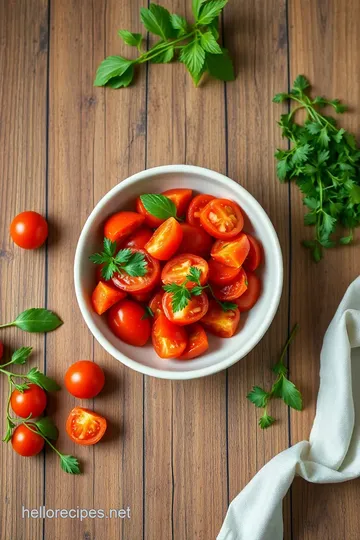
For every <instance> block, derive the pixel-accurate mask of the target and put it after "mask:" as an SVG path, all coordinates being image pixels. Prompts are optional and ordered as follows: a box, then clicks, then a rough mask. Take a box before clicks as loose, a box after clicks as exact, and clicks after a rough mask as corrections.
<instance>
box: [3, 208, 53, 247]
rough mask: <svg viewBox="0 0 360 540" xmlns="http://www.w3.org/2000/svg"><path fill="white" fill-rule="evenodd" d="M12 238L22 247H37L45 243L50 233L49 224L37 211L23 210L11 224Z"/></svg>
mask: <svg viewBox="0 0 360 540" xmlns="http://www.w3.org/2000/svg"><path fill="white" fill-rule="evenodd" d="M10 234H11V238H12V239H13V241H14V242H15V244H16V245H18V246H19V247H21V248H24V249H36V248H38V247H40V246H42V245H43V243H44V242H45V240H46V239H47V235H48V224H47V221H46V219H45V218H43V216H41V215H40V214H38V213H37V212H32V211H28V212H21V214H18V215H17V216H16V217H15V218H14V219H13V221H12V223H11V225H10Z"/></svg>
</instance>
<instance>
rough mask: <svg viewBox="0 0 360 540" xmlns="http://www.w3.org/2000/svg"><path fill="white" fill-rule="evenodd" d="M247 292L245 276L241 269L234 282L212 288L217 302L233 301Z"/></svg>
mask: <svg viewBox="0 0 360 540" xmlns="http://www.w3.org/2000/svg"><path fill="white" fill-rule="evenodd" d="M246 290H247V276H246V273H245V271H244V270H243V269H242V268H241V269H240V272H239V275H238V276H236V278H235V279H234V281H232V282H231V283H227V284H226V285H220V286H218V285H215V286H214V287H213V291H214V294H215V296H216V298H218V299H219V300H235V299H236V298H239V297H240V296H241V295H242V294H244V293H245V292H246Z"/></svg>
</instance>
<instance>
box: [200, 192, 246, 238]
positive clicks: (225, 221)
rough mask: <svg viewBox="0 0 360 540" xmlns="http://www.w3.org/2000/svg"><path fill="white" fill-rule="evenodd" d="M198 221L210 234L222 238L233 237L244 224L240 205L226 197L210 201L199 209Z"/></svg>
mask: <svg viewBox="0 0 360 540" xmlns="http://www.w3.org/2000/svg"><path fill="white" fill-rule="evenodd" d="M200 222H201V225H202V226H203V227H204V229H205V230H206V231H207V232H208V233H209V234H211V236H214V237H215V238H221V239H223V240H225V239H228V238H233V237H234V236H236V235H237V234H239V232H240V231H241V230H242V228H243V226H244V218H243V215H242V213H241V209H240V206H239V205H238V204H236V203H235V202H234V201H229V200H228V199H213V200H212V201H210V202H209V203H208V204H207V205H206V206H205V208H203V210H202V211H201V214H200Z"/></svg>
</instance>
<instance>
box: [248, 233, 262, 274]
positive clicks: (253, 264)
mask: <svg viewBox="0 0 360 540" xmlns="http://www.w3.org/2000/svg"><path fill="white" fill-rule="evenodd" d="M247 237H248V240H249V244H250V250H249V253H248V255H247V257H246V259H245V261H244V268H245V270H250V271H251V272H253V271H254V270H256V269H257V267H258V266H259V265H260V263H261V259H262V247H261V244H260V242H259V241H258V240H257V239H256V238H254V237H253V236H251V234H248V235H247Z"/></svg>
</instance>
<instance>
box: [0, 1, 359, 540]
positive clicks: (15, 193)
mask: <svg viewBox="0 0 360 540" xmlns="http://www.w3.org/2000/svg"><path fill="white" fill-rule="evenodd" d="M0 4H1V5H0V44H1V46H0V66H1V84H0V186H1V189H0V193H1V195H0V212H1V214H0V215H1V219H0V274H1V288H0V306H1V311H0V313H1V320H2V321H3V322H5V321H9V320H12V319H13V317H14V315H16V314H17V313H18V312H20V311H21V310H22V309H25V308H28V307H33V306H47V307H49V308H52V309H54V310H56V311H57V312H58V313H59V314H60V315H61V316H62V318H63V320H64V321H65V324H64V326H63V327H61V329H59V330H58V331H56V332H54V333H52V334H49V335H48V336H46V337H45V338H44V337H43V336H42V335H39V336H36V335H26V334H24V333H21V332H20V331H17V330H15V329H7V330H6V331H5V330H4V331H2V334H1V339H3V340H4V341H5V343H6V345H7V347H8V350H9V349H10V348H15V347H18V346H22V345H29V344H31V345H32V346H33V347H34V349H35V354H34V358H33V361H32V362H33V365H38V366H39V367H42V368H44V369H45V370H46V372H47V373H48V374H49V375H51V376H53V377H55V378H56V379H58V380H59V381H61V380H62V378H63V376H64V373H65V370H66V368H67V366H68V365H70V364H71V363H72V362H74V361H75V360H78V359H81V358H90V359H94V360H96V362H98V363H99V364H100V365H101V366H102V367H103V368H104V369H105V371H106V374H107V383H106V391H105V392H104V393H103V394H101V395H100V396H99V397H98V398H97V399H95V400H94V403H93V406H94V408H95V410H97V411H99V412H100V413H103V414H104V415H105V416H106V417H107V418H108V419H109V421H110V422H111V424H112V426H113V427H112V430H111V432H110V434H109V435H108V436H107V440H105V441H104V442H102V443H101V444H99V445H97V446H95V447H93V448H86V447H85V448H81V447H76V448H75V446H74V445H73V444H72V443H71V442H70V440H68V439H67V437H66V435H65V433H64V429H63V428H64V421H65V418H66V417H67V414H68V412H69V410H70V409H71V408H72V407H73V406H74V405H75V403H77V404H78V403H79V402H78V401H76V400H75V399H74V398H73V397H71V396H70V395H68V394H67V392H66V391H62V392H60V393H59V394H58V395H57V396H56V398H51V404H50V408H49V409H50V413H52V414H53V415H54V417H55V418H56V421H57V423H58V425H59V426H60V440H59V447H61V448H62V449H64V450H65V452H68V453H74V454H76V455H77V456H79V457H80V458H81V460H82V461H83V469H84V474H83V475H82V476H81V477H72V476H67V475H66V474H65V473H63V472H62V471H61V470H60V467H59V464H58V461H57V459H56V457H55V456H54V455H53V453H51V452H48V451H47V452H46V454H45V455H40V456H38V457H37V458H33V459H25V458H20V457H19V456H17V455H16V454H14V453H13V452H12V449H11V446H10V445H9V446H5V445H1V450H0V467H1V472H2V478H1V480H2V481H1V487H0V493H1V499H0V501H1V502H0V505H1V513H0V530H1V533H0V535H1V540H40V539H48V540H55V539H60V538H67V539H69V540H70V539H71V540H78V539H79V540H80V539H81V540H95V539H96V540H108V539H115V538H118V539H121V540H140V539H143V540H152V539H154V540H170V539H173V540H185V539H187V540H210V539H214V538H215V537H216V534H217V532H218V531H219V529H220V526H221V523H222V521H223V518H224V516H225V513H226V509H227V506H228V504H229V501H231V500H232V499H233V497H234V496H235V495H236V494H237V493H238V492H239V491H240V490H241V489H242V488H243V487H244V486H245V484H246V483H247V482H248V481H249V480H250V478H251V477H252V476H253V475H254V474H255V473H256V471H257V470H258V469H259V468H260V467H261V466H262V465H264V463H265V462H266V461H268V460H269V459H270V458H271V457H273V456H274V455H275V454H277V453H278V452H279V451H281V450H283V449H285V448H286V447H288V446H289V445H290V444H293V443H296V442H298V441H300V440H302V439H304V438H307V437H308V435H309V431H310V427H311V424H312V420H313V417H314V410H315V400H316V394H317V389H318V371H319V351H320V346H321V341H322V336H323V334H324V331H325V329H326V327H327V325H328V323H329V321H330V319H331V317H332V315H333V313H334V310H335V308H336V306H337V305H338V302H339V300H340V299H341V297H342V295H343V293H344V292H345V290H346V288H347V286H348V284H349V283H350V282H351V281H352V280H353V279H354V278H355V276H356V275H357V273H358V268H359V266H358V258H357V263H356V248H354V247H352V248H351V247H350V248H349V247H346V248H342V249H338V250H334V251H332V252H330V253H327V254H326V259H325V260H324V261H323V262H322V263H320V264H319V265H317V266H316V265H314V264H313V263H312V262H311V261H310V259H309V256H308V253H306V252H305V251H304V250H303V249H302V248H301V247H300V243H299V242H300V239H301V238H303V237H304V235H306V234H308V233H307V231H305V230H304V227H303V225H302V215H303V207H302V203H301V200H300V197H299V194H298V192H297V191H296V190H295V189H289V188H288V186H286V185H281V184H280V183H279V182H278V181H277V180H276V177H275V174H274V159H273V152H274V149H275V147H276V146H277V145H281V144H283V143H282V141H281V139H280V136H279V129H278V128H277V126H276V119H277V118H278V117H279V114H280V113H281V107H280V106H279V105H273V104H272V103H271V98H272V96H273V95H274V94H275V93H276V92H278V91H283V90H284V89H286V88H287V87H288V85H289V82H291V81H292V80H293V79H294V78H295V76H296V75H297V74H299V73H304V74H306V75H307V76H308V77H309V78H310V79H311V81H313V82H314V84H315V87H316V89H315V91H316V92H317V93H326V94H327V95H328V96H330V97H340V98H343V99H344V100H346V102H348V103H349V104H350V105H351V107H352V109H353V110H352V111H351V113H350V114H347V115H346V116H345V117H344V119H343V125H344V126H346V127H348V128H351V129H352V130H353V131H355V132H357V134H358V135H359V131H360V130H359V124H360V103H359V96H360V77H359V61H360V34H359V31H358V26H359V22H360V3H359V1H358V0H231V1H230V2H229V4H228V6H227V7H226V9H225V13H224V19H223V24H224V27H225V39H224V41H225V45H226V46H227V47H228V48H229V49H230V51H231V55H232V56H233V57H234V58H235V63H236V72H237V78H236V81H235V82H232V83H228V84H226V85H224V84H223V83H221V82H218V81H210V82H207V83H206V84H205V85H203V86H202V87H201V88H199V89H195V88H194V87H193V85H192V82H191V80H190V78H189V77H188V75H187V74H186V73H185V70H184V68H183V67H182V66H180V65H169V66H159V65H151V66H150V67H149V68H148V70H147V69H146V68H145V67H143V69H142V70H140V71H139V73H138V75H137V77H136V81H135V84H134V85H133V86H131V87H130V88H128V89H122V90H116V91H113V90H110V89H107V90H104V89H100V88H94V87H93V85H92V83H93V79H94V74H95V70H96V67H97V65H98V64H99V62H100V61H101V60H102V59H103V58H104V57H105V56H106V55H109V54H119V53H120V54H121V53H123V54H125V53H127V54H129V51H128V50H125V49H126V46H125V45H123V44H122V43H121V42H120V39H119V38H118V37H117V30H118V29H119V28H129V29H132V30H134V31H140V30H141V25H140V21H139V8H140V7H141V6H142V5H143V4H144V0H128V1H125V0H103V1H101V0H92V1H90V0H82V1H80V0H72V1H71V0H2V2H0ZM162 4H164V5H166V6H167V7H168V8H170V9H172V10H174V11H176V12H179V13H180V14H184V15H187V16H190V12H191V9H190V4H191V2H190V0H173V1H171V0H162ZM284 109H285V106H284ZM169 163H190V164H196V165H202V166H206V167H210V168H212V169H215V170H217V171H220V172H222V173H226V174H228V175H229V176H230V177H231V178H233V179H234V180H236V181H238V182H240V183H241V184H242V185H243V186H244V187H245V188H246V189H248V190H249V191H250V192H251V193H252V194H253V195H254V196H255V197H256V198H257V199H258V200H259V201H260V203H261V204H262V205H263V206H264V208H265V210H266V211H267V212H268V214H269V215H270V217H271V219H272V221H273V223H274V225H275V227H276V230H277V231H278V234H279V237H280V241H281V245H282V249H283V254H284V261H285V283H284V292H283V296H282V301H281V305H280V309H279V311H278V313H277V316H276V318H275V320H274V323H273V324H272V326H271V328H270V330H269V331H268V333H267V335H266V336H265V337H264V339H263V340H262V342H261V343H260V344H259V345H258V346H257V347H256V349H255V350H254V351H253V352H252V353H251V354H249V355H248V356H247V358H245V359H243V360H242V361H240V362H239V363H238V364H237V365H235V366H233V367H232V368H231V369H229V370H228V371H227V372H223V373H220V374H218V375H216V376H213V377H208V378H206V379H201V380H195V381H185V382H170V381H162V380H156V379H152V378H148V377H143V376H142V375H140V374H138V373H134V372H132V371H130V370H129V369H127V368H125V367H123V366H122V365H121V364H119V363H118V362H117V361H116V360H114V359H113V358H111V357H110V356H109V355H107V354H106V353H105V352H104V351H103V350H102V349H101V347H100V346H99V345H98V344H97V343H96V342H94V340H93V339H92V337H91V335H90V333H89V331H88V330H87V328H86V326H85V324H84V322H83V320H82V318H81V315H80V312H79V309H78V307H77V304H76V299H75V294H74V287H73V278H72V272H73V258H74V250H75V246H76V242H77V239H78V236H79V233H80V230H81V227H82V225H83V224H84V222H85V220H86V217H87V216H88V214H89V213H90V211H91V210H92V208H93V207H94V205H95V203H96V202H97V201H98V200H99V199H100V198H101V197H102V196H103V195H104V194H105V193H106V192H107V191H108V190H109V189H110V188H111V187H113V186H114V185H115V184H117V183H118V182H120V181H121V180H122V179H124V178H126V177H127V176H129V175H130V174H132V173H135V172H137V171H140V170H142V169H144V168H145V167H153V166H155V165H161V164H169ZM24 209H33V210H37V211H39V212H41V213H43V214H45V215H47V216H48V219H49V223H50V237H49V243H48V246H47V247H46V248H43V249H40V250H38V251H35V252H26V251H21V250H20V249H18V248H17V247H15V246H14V245H13V244H12V243H11V241H10V239H9V234H8V227H9V223H10V221H11V219H12V217H13V216H14V215H15V214H16V213H18V212H19V211H22V210H24ZM357 257H358V254H357ZM296 321H297V322H299V323H300V327H301V332H300V333H299V335H298V337H297V339H296V342H295V344H294V346H293V347H292V349H291V352H290V356H289V366H290V372H291V377H292V379H293V380H294V381H295V382H296V384H298V385H299V387H300V388H301V389H302V391H303V395H304V403H305V410H304V411H303V412H302V413H298V412H293V411H288V410H287V409H286V407H285V406H284V405H283V404H281V403H275V404H274V405H273V406H272V412H273V413H274V416H276V417H277V418H278V419H279V422H278V423H277V424H276V425H274V426H273V427H272V428H271V429H269V430H268V431H266V432H262V431H261V430H260V429H259V428H258V427H257V416H258V414H257V411H256V410H255V408H254V406H253V405H252V404H250V403H249V402H248V401H247V400H246V398H245V396H246V393H247V391H248V390H249V389H250V388H251V386H252V385H253V384H256V383H258V384H265V385H269V384H270V383H271V380H272V374H271V372H270V370H269V367H270V366H271V365H272V364H273V363H274V361H275V359H276V358H277V355H278V353H279V350H280V348H281V345H282V343H283V342H284V340H285V338H286V335H287V332H288V329H289V328H290V326H291V325H292V324H293V323H294V322H296ZM2 383H3V381H2ZM1 392H2V394H1V395H2V401H3V403H4V402H5V386H4V384H2V386H1ZM84 404H85V402H84ZM86 405H89V404H88V403H86ZM91 405H92V404H90V406H91ZM1 429H2V431H3V430H4V414H2V415H1ZM359 495H360V484H359V482H358V481H354V482H349V483H347V484H341V485H327V486H313V485H310V484H307V483H305V482H303V481H302V480H300V479H298V480H296V481H295V483H294V485H293V487H292V489H291V492H290V494H289V495H288V496H287V498H286V500H285V503H284V517H285V524H286V526H285V539H286V540H289V539H292V540H318V539H319V538H321V539H322V540H338V539H340V538H341V539H344V540H345V539H346V540H358V539H359V535H360V532H359V531H360V514H359V512H358V500H359ZM22 504H24V505H25V506H26V507H28V508H32V507H38V506H40V505H41V504H45V505H46V506H47V507H49V508H73V507H75V508H76V507H77V506H79V507H85V508H104V509H105V510H107V509H109V508H120V507H122V506H127V505H129V506H130V507H131V516H132V517H131V519H130V520H123V521H121V520H115V519H112V520H110V519H109V520H105V519H104V520H100V519H96V520H95V519H94V520H92V519H87V520H84V521H82V522H80V521H79V520H76V519H75V520H74V519H66V520H64V519H47V520H46V521H43V520H40V519H38V520H36V519H27V520H24V519H21V505H22ZM248 540H251V539H248Z"/></svg>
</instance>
